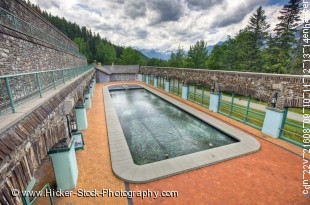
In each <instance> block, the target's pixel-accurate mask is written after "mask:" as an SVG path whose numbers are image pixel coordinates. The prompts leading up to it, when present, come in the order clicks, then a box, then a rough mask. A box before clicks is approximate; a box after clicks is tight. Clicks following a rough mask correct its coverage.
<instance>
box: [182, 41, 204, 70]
mask: <svg viewBox="0 0 310 205" xmlns="http://www.w3.org/2000/svg"><path fill="white" fill-rule="evenodd" d="M207 58H208V49H207V42H205V41H204V40H200V41H197V42H196V44H195V45H191V46H190V49H189V51H188V54H187V59H188V66H189V67H193V68H205V67H206V64H205V63H206V60H207Z"/></svg>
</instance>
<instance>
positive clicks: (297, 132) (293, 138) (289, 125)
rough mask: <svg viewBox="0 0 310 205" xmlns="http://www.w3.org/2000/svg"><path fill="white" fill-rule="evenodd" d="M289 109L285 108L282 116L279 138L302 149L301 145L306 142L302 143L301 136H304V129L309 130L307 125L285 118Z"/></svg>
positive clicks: (309, 127)
mask: <svg viewBox="0 0 310 205" xmlns="http://www.w3.org/2000/svg"><path fill="white" fill-rule="evenodd" d="M288 111H289V109H288V108H285V110H284V115H283V123H282V128H281V131H280V136H279V138H280V139H282V140H285V141H288V142H290V143H292V144H295V145H297V146H300V147H303V144H306V143H307V142H303V138H302V136H303V135H304V134H305V133H303V130H304V129H309V130H310V126H309V124H304V125H303V124H302V122H299V121H294V120H291V119H288V118H287V114H288Z"/></svg>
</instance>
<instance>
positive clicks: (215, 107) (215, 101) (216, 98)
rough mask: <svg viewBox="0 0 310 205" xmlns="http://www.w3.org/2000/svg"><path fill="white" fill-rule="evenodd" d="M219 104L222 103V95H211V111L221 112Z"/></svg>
mask: <svg viewBox="0 0 310 205" xmlns="http://www.w3.org/2000/svg"><path fill="white" fill-rule="evenodd" d="M219 103H220V94H219V93H210V103H209V110H211V111H213V112H218V111H219Z"/></svg>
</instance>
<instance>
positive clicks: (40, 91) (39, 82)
mask: <svg viewBox="0 0 310 205" xmlns="http://www.w3.org/2000/svg"><path fill="white" fill-rule="evenodd" d="M36 78H37V82H38V86H39V94H40V98H41V97H42V87H41V81H40V76H39V73H36Z"/></svg>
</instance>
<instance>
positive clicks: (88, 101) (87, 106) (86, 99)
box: [84, 91, 91, 109]
mask: <svg viewBox="0 0 310 205" xmlns="http://www.w3.org/2000/svg"><path fill="white" fill-rule="evenodd" d="M84 97H85V107H86V109H89V108H91V99H90V94H89V91H87V92H85V96H84Z"/></svg>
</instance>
